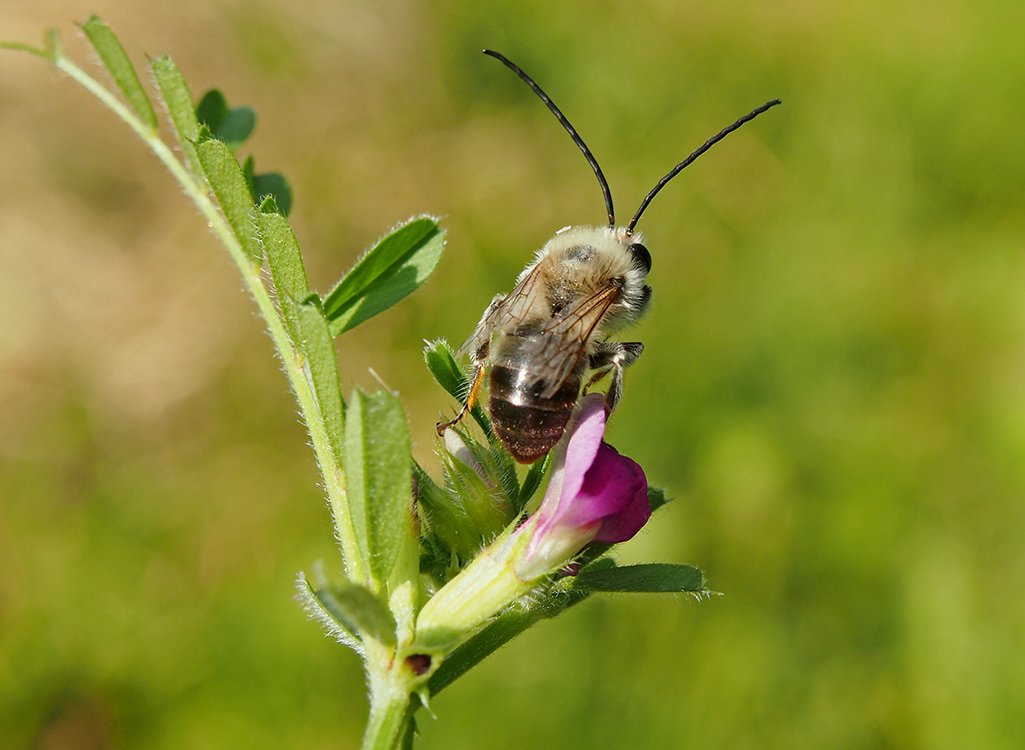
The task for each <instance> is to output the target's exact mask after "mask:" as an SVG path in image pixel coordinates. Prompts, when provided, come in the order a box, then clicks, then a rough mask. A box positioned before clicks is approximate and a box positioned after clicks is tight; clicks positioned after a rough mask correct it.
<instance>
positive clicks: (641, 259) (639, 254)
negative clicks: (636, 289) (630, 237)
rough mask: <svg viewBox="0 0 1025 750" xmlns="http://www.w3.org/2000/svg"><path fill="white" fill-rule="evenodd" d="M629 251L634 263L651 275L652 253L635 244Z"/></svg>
mask: <svg viewBox="0 0 1025 750" xmlns="http://www.w3.org/2000/svg"><path fill="white" fill-rule="evenodd" d="M627 249H628V250H629V251H630V255H632V256H633V259H634V263H636V264H637V265H638V266H640V267H641V268H643V269H644V273H649V272H650V271H651V253H649V252H648V248H646V247H645V246H644V245H641V244H639V243H637V242H635V243H634V244H632V245H630V247H629V248H627Z"/></svg>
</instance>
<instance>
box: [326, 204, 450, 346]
mask: <svg viewBox="0 0 1025 750" xmlns="http://www.w3.org/2000/svg"><path fill="white" fill-rule="evenodd" d="M444 247H445V234H444V232H442V231H441V229H440V228H439V227H438V224H437V222H436V221H435V220H434V219H432V218H429V217H427V216H421V217H418V218H415V219H412V220H411V221H409V222H407V223H406V224H404V225H402V226H400V227H399V228H397V229H395V230H393V231H392V232H391V233H390V234H388V235H387V236H385V237H384V238H383V239H381V240H380V241H379V242H378V243H377V244H376V245H375V246H374V247H373V248H372V249H371V250H369V251H368V252H367V253H366V254H364V255H363V257H362V258H360V259H359V261H357V263H356V265H355V266H353V268H352V270H350V271H349V272H348V273H347V274H346V275H345V276H344V277H343V278H342V280H341V281H339V282H338V284H337V285H335V288H334V289H332V290H331V291H330V292H329V293H328V295H327V296H326V297H325V298H324V314H325V315H326V316H327V319H328V320H329V321H331V333H332V334H333V335H335V336H339V335H341V334H342V333H344V332H345V331H348V330H349V329H351V328H355V327H356V326H358V325H359V324H360V323H363V322H365V321H367V320H369V319H370V318H372V317H373V316H375V315H377V314H378V313H381V312H383V311H384V310H387V309H388V308H389V307H391V306H392V305H394V304H395V303H396V302H398V301H399V300H401V299H403V298H404V297H406V296H407V295H409V294H410V293H411V292H413V291H415V290H416V289H417V288H418V287H419V286H420V285H421V284H423V283H424V281H426V280H427V277H428V276H430V274H431V272H432V271H433V270H434V268H435V267H436V266H437V265H438V261H439V260H440V259H441V253H442V251H443V249H444Z"/></svg>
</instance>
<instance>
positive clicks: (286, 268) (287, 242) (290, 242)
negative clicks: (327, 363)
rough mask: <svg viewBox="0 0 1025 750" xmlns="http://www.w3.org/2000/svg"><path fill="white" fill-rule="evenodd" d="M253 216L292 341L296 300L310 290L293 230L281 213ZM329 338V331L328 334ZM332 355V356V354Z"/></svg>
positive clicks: (296, 323) (295, 328)
mask: <svg viewBox="0 0 1025 750" xmlns="http://www.w3.org/2000/svg"><path fill="white" fill-rule="evenodd" d="M260 209H261V212H260V213H258V214H257V216H256V225H257V228H258V229H259V231H260V237H261V238H262V240H263V250H264V252H265V253H266V254H267V265H268V266H269V267H270V273H271V277H272V278H273V279H274V291H275V293H276V294H277V298H278V305H279V306H280V307H281V314H282V317H284V319H285V325H286V326H287V327H288V333H289V335H291V336H292V340H293V341H300V340H301V336H300V335H299V331H300V329H301V325H300V322H299V310H298V304H297V301H299V300H303V299H305V298H306V297H307V296H309V294H310V282H309V280H308V279H307V277H306V268H305V266H304V265H303V257H302V253H301V252H300V251H299V243H298V241H297V240H296V239H295V233H294V232H293V231H292V227H291V226H290V225H289V223H288V220H287V219H285V217H284V216H282V215H281V214H277V213H266V212H264V211H263V209H264V204H261V206H260ZM328 338H329V339H330V334H328ZM332 359H333V358H332Z"/></svg>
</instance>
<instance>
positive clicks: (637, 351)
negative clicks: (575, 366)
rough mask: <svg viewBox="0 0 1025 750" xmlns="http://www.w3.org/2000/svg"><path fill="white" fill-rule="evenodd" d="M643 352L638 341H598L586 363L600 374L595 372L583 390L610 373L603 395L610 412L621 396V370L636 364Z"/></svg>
mask: <svg viewBox="0 0 1025 750" xmlns="http://www.w3.org/2000/svg"><path fill="white" fill-rule="evenodd" d="M643 351H644V344H642V343H641V342H640V341H599V342H598V343H597V344H596V345H595V347H594V349H593V350H592V352H591V354H590V357H589V361H588V363H589V364H590V366H591V369H592V370H599V371H600V372H596V373H595V374H594V375H593V376H592V377H591V379H590V380H588V381H587V386H585V388H584V390H585V391H586V390H587V388H588V387H590V386H591V385H594V383H595V382H597V381H598V380H599V379H601V378H602V377H604V376H605V374H606V373H607V372H610V371H611V373H612V382H611V383H609V389H608V391H606V393H605V403H606V405H607V406H608V408H609V411H612V410H613V409H615V408H616V404H618V403H619V399H620V397H621V396H622V395H623V370H624V369H626V368H627V367H629V366H630V365H632V364H633V363H634V362H636V361H637V358H638V357H639V356H641V352H643Z"/></svg>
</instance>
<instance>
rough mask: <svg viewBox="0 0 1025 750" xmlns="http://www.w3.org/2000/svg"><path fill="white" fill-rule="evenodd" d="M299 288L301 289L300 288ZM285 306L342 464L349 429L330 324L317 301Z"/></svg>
mask: <svg viewBox="0 0 1025 750" xmlns="http://www.w3.org/2000/svg"><path fill="white" fill-rule="evenodd" d="M296 286H297V288H298V286H299V285H298V284H297V285H296ZM285 304H287V305H288V306H289V310H291V312H292V313H293V314H296V318H295V319H294V322H295V323H296V324H297V326H298V328H299V341H300V348H301V349H302V352H303V354H304V355H305V357H306V366H305V369H306V377H307V378H308V379H309V381H310V384H311V385H312V386H313V393H314V395H315V396H316V397H317V406H318V407H319V409H320V415H321V417H322V418H323V420H324V429H325V430H327V437H328V440H329V441H330V442H331V449H332V450H333V451H334V454H335V459H336V460H339V461H340V460H341V457H342V445H343V442H344V437H343V435H344V430H345V427H344V425H345V417H344V412H343V409H344V404H343V402H342V389H341V385H340V383H339V382H338V360H337V359H336V358H335V347H334V341H333V339H332V338H331V334H330V332H329V331H328V328H327V321H326V320H324V315H323V313H321V311H320V308H319V307H318V306H317V301H316V299H313V300H309V301H307V302H304V303H299V302H296V301H295V298H289V302H287V303H285Z"/></svg>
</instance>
